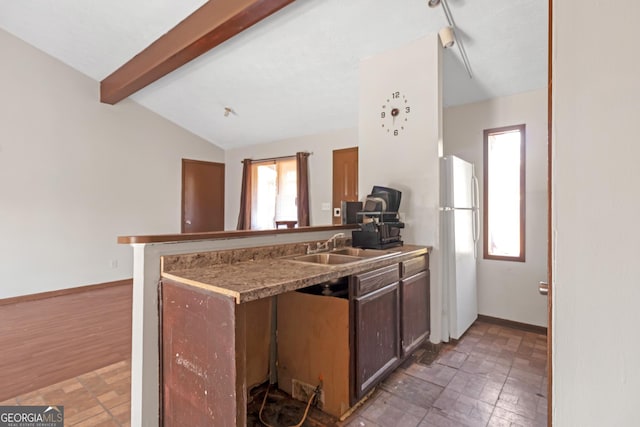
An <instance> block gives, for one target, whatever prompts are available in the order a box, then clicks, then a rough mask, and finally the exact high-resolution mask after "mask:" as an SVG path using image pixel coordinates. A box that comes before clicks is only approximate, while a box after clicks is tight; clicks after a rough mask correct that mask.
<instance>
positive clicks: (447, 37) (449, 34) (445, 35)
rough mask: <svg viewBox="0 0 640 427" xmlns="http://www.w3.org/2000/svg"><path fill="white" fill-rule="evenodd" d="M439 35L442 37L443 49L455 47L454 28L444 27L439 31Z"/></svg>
mask: <svg viewBox="0 0 640 427" xmlns="http://www.w3.org/2000/svg"><path fill="white" fill-rule="evenodd" d="M438 35H439V36H440V43H442V47H443V48H445V49H447V48H449V47H451V46H453V44H454V42H455V36H454V35H453V28H452V27H442V29H441V30H440V31H438Z"/></svg>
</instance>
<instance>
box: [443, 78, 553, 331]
mask: <svg viewBox="0 0 640 427" xmlns="http://www.w3.org/2000/svg"><path fill="white" fill-rule="evenodd" d="M522 123H524V124H525V125H526V182H525V184H526V193H525V198H526V230H525V233H526V238H525V239H526V240H525V243H526V248H525V255H526V262H524V263H521V262H510V261H496V260H485V259H483V258H482V245H480V247H479V249H480V256H479V258H478V306H479V307H478V308H479V312H480V314H484V315H487V316H492V317H498V318H501V319H508V320H514V321H516V322H523V323H528V324H532V325H539V326H546V325H547V298H546V297H544V296H542V295H540V294H539V293H538V282H539V281H541V280H542V281H546V279H547V90H546V88H545V89H540V90H537V91H533V92H526V93H521V94H517V95H513V96H508V97H502V98H495V99H491V100H489V101H484V102H478V103H473V104H467V105H462V106H458V107H450V108H447V109H445V111H444V144H443V145H444V152H445V154H446V155H455V156H458V157H460V158H462V159H464V160H467V161H469V162H472V163H474V164H475V169H476V175H477V177H478V179H479V180H480V200H482V194H483V188H482V176H483V170H484V167H483V130H484V129H490V128H496V127H501V126H510V125H518V124H522ZM481 214H482V211H481ZM481 232H482V231H481ZM480 237H481V238H480V242H482V234H481V235H480Z"/></svg>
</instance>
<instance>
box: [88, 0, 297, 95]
mask: <svg viewBox="0 0 640 427" xmlns="http://www.w3.org/2000/svg"><path fill="white" fill-rule="evenodd" d="M294 1H295V0H210V1H208V2H207V3H205V4H204V5H202V7H200V8H199V9H198V10H196V11H195V12H193V13H192V14H191V15H189V16H188V17H187V18H185V19H184V20H183V21H182V22H180V23H179V24H178V25H176V26H175V27H174V28H172V29H171V30H169V32H167V33H166V34H164V35H163V36H162V37H160V38H159V39H158V40H156V41H154V42H153V43H151V45H149V46H148V47H147V48H146V49H144V50H143V51H142V52H140V53H139V54H137V55H136V56H134V57H133V58H132V59H130V60H129V61H128V62H126V63H125V64H124V65H123V66H121V67H120V68H118V69H117V70H116V71H114V72H113V73H111V75H109V76H108V77H106V78H105V79H104V80H102V81H101V82H100V102H103V103H106V104H112V105H113V104H116V103H117V102H119V101H121V100H123V99H124V98H126V97H128V96H129V95H132V94H134V93H136V92H137V91H138V90H140V89H142V88H143V87H145V86H147V85H149V84H151V83H153V82H155V81H156V80H158V79H160V78H161V77H163V76H165V75H167V74H169V73H170V72H172V71H174V70H176V69H178V68H180V67H181V66H183V65H184V64H186V63H187V62H189V61H191V60H192V59H195V58H197V57H198V56H200V55H202V54H203V53H206V52H208V51H209V50H211V49H213V48H214V47H216V46H218V45H219V44H221V43H223V42H225V41H226V40H228V39H230V38H231V37H233V36H235V35H236V34H239V33H241V32H242V31H244V30H246V29H247V28H249V27H251V26H252V25H254V24H256V23H257V22H260V21H261V20H263V19H264V18H266V17H268V16H269V15H271V14H273V13H275V12H277V11H278V10H280V9H282V8H283V7H285V6H287V5H288V4H289V3H292V2H294Z"/></svg>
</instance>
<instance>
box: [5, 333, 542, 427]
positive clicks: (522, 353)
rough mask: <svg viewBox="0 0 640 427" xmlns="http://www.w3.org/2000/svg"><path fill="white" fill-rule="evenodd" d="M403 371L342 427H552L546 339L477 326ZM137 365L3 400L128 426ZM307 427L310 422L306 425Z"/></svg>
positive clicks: (71, 420) (69, 421) (76, 420)
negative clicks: (549, 424)
mask: <svg viewBox="0 0 640 427" xmlns="http://www.w3.org/2000/svg"><path fill="white" fill-rule="evenodd" d="M419 358H420V354H419V353H416V354H415V355H414V359H415V361H414V362H413V363H405V364H404V365H403V366H402V367H400V368H398V369H397V370H396V371H395V372H394V373H393V374H392V375H391V376H390V377H389V378H387V380H385V381H384V382H383V383H382V384H381V386H380V387H378V388H377V390H376V391H375V392H374V393H373V394H372V395H371V397H370V398H369V399H368V400H367V401H366V402H365V403H364V404H363V405H362V406H361V407H360V408H358V410H357V411H356V412H355V413H354V414H353V415H352V416H351V417H349V418H348V419H346V420H345V421H343V422H340V423H338V424H337V425H338V426H340V427H431V426H434V427H445V426H452V427H458V426H472V427H475V426H489V427H494V426H495V427H497V426H500V427H501V426H514V427H515V426H523V427H528V426H546V418H547V399H546V394H547V389H546V387H547V376H546V363H547V343H546V336H544V335H540V334H536V333H532V332H524V331H520V330H516V329H511V328H507V327H503V326H497V325H493V324H489V323H483V322H476V323H475V324H474V325H473V326H472V327H471V329H470V330H469V331H468V332H467V333H466V334H465V335H464V336H463V338H462V339H461V340H460V341H459V342H458V343H457V344H456V345H452V344H446V345H444V346H443V348H442V350H441V351H440V353H439V354H438V356H437V358H436V359H435V360H434V361H433V363H432V364H431V365H424V364H421V363H420V362H419ZM130 386H131V365H130V363H129V361H122V362H118V363H115V364H113V365H110V366H107V367H104V368H101V369H98V370H96V371H92V372H89V373H86V374H83V375H80V376H78V377H76V378H72V379H69V380H66V381H63V382H60V383H58V384H55V385H52V386H49V387H45V388H42V389H40V390H37V391H34V392H31V393H27V394H23V395H21V396H18V397H16V398H13V399H9V400H7V401H4V402H0V405H15V404H21V405H30V404H33V405H44V404H60V405H64V407H65V420H66V423H65V425H66V426H69V427H80V426H82V427H84V426H92V427H94V426H105V427H106V426H129V416H130V415H129V414H130ZM305 425H306V424H305Z"/></svg>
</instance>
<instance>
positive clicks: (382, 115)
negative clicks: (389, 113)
mask: <svg viewBox="0 0 640 427" xmlns="http://www.w3.org/2000/svg"><path fill="white" fill-rule="evenodd" d="M385 116H386V114H385V113H384V111H383V112H382V114H380V117H382V118H383V119H384V117H385Z"/></svg>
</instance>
